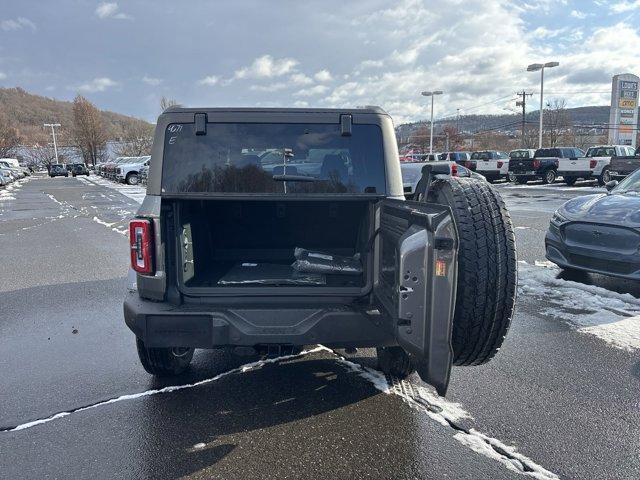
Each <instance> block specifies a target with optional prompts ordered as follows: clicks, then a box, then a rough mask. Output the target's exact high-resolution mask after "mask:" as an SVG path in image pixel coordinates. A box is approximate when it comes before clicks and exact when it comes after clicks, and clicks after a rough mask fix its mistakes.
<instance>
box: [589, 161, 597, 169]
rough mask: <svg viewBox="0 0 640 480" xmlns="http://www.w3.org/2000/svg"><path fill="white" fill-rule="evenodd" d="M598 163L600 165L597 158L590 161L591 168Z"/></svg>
mask: <svg viewBox="0 0 640 480" xmlns="http://www.w3.org/2000/svg"><path fill="white" fill-rule="evenodd" d="M596 165H598V161H597V160H591V161H590V162H589V168H596Z"/></svg>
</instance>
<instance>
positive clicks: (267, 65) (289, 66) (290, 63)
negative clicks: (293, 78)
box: [234, 55, 298, 79]
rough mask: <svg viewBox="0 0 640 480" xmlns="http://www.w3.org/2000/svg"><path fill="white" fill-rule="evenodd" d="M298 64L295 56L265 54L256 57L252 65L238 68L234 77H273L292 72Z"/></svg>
mask: <svg viewBox="0 0 640 480" xmlns="http://www.w3.org/2000/svg"><path fill="white" fill-rule="evenodd" d="M296 65H298V61H297V60H294V59H293V58H275V59H274V58H273V57H272V56H271V55H263V56H261V57H258V58H256V59H255V60H254V61H253V63H252V64H251V65H249V66H248V67H243V68H241V69H239V70H236V72H235V75H234V78H237V79H244V78H273V77H281V76H282V75H286V74H287V73H292V72H293V71H294V69H295V67H296Z"/></svg>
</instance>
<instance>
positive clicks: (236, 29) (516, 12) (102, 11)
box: [0, 0, 640, 122]
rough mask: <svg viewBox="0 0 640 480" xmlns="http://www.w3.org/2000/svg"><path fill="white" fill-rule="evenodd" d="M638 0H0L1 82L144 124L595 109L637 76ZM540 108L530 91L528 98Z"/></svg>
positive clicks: (403, 118)
mask: <svg viewBox="0 0 640 480" xmlns="http://www.w3.org/2000/svg"><path fill="white" fill-rule="evenodd" d="M639 20H640V0H611V1H606V0H596V1H590V0H580V1H578V0H527V1H524V2H518V1H499V0H431V1H426V0H425V1H423V0H402V1H397V2H393V1H389V0H366V1H365V0H362V1H345V0H305V1H293V0H280V1H276V0H271V1H266V0H233V1H225V0H219V1H197V0H192V1H189V2H182V1H175V0H174V1H163V0H153V1H151V0H130V1H119V2H100V1H89V0H56V1H55V2H41V1H32V0H20V1H9V0H4V1H3V5H2V8H1V9H0V86H3V87H13V86H20V87H22V88H24V89H26V90H27V91H30V92H34V93H38V94H42V95H46V96H50V97H54V98H60V99H72V98H73V97H74V96H75V95H76V94H77V93H81V94H82V95H85V96H86V97H88V98H89V99H90V100H92V101H93V102H94V103H96V104H97V105H98V106H99V107H100V108H103V109H109V110H113V111H117V112H122V113H126V114H130V115H135V116H138V117H142V118H145V119H147V120H153V119H154V118H155V117H156V116H157V115H158V113H159V100H160V98H161V97H162V96H167V97H169V98H174V99H176V100H178V101H179V102H180V103H182V104H184V105H189V106H302V107H304V106H320V107H325V106H326V107H346V106H358V105H380V106H382V107H383V108H385V109H386V110H387V111H389V112H390V113H391V114H392V115H393V116H394V118H395V120H396V122H402V121H407V120H415V119H422V118H426V117H427V114H428V108H427V104H426V102H425V98H424V97H421V96H420V91H422V90H430V89H434V90H435V89H442V90H444V92H445V95H444V96H442V97H439V98H438V99H437V102H436V116H437V117H442V116H447V115H451V114H455V112H456V111H457V109H458V108H459V109H461V113H462V114H464V113H469V114H471V113H487V112H491V113H504V109H505V108H515V106H514V98H515V96H514V93H515V92H516V91H518V90H522V89H523V88H524V89H526V90H527V91H532V92H537V91H538V89H539V73H527V72H526V71H525V70H526V66H527V64H529V63H533V62H545V61H552V60H555V61H559V62H560V66H559V67H557V68H554V69H552V70H549V71H548V72H547V74H546V81H545V91H547V92H549V96H550V97H551V96H555V97H563V98H565V99H566V100H567V102H568V104H569V105H570V106H579V105H604V104H607V103H608V102H609V94H608V93H607V92H608V91H609V90H610V84H611V75H613V74H615V73H626V72H630V73H636V74H640V49H639V48H638V46H639V45H640V32H639V31H638V25H640V21H639ZM536 101H539V97H537V95H535V96H534V97H533V98H532V99H531V102H532V103H531V105H532V108H533V105H535V102H536Z"/></svg>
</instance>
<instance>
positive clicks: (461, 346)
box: [428, 177, 517, 365]
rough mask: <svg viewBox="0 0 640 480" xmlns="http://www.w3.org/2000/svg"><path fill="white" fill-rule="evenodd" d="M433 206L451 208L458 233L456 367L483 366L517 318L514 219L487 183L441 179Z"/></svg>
mask: <svg viewBox="0 0 640 480" xmlns="http://www.w3.org/2000/svg"><path fill="white" fill-rule="evenodd" d="M428 201H429V202H433V203H439V204H441V205H448V206H449V207H450V208H451V211H452V213H453V218H454V221H455V224H456V227H457V229H458V241H459V247H458V281H457V293H456V303H455V313H454V319H453V332H452V336H451V343H452V347H453V354H454V358H453V363H454V365H481V364H483V363H486V362H488V361H489V360H490V359H491V358H492V357H493V356H494V355H495V354H496V352H497V351H498V349H499V348H500V346H501V345H502V342H503V340H504V338H505V336H506V334H507V331H508V329H509V325H510V323H511V317H512V316H513V311H514V305H515V299H516V286H517V266H516V247H515V235H514V231H513V225H512V223H511V217H510V215H509V212H508V211H507V209H506V207H505V204H504V201H503V200H502V197H500V194H499V193H498V192H497V191H496V190H495V189H493V188H492V187H491V186H490V185H489V184H487V183H486V182H482V181H478V180H475V179H470V178H455V177H449V178H439V179H437V180H435V181H434V182H433V183H432V184H431V187H430V189H429V193H428Z"/></svg>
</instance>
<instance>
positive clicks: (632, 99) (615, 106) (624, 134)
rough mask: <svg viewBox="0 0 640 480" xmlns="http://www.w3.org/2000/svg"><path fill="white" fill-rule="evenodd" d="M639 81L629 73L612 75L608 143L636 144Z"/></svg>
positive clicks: (639, 79)
mask: <svg viewBox="0 0 640 480" xmlns="http://www.w3.org/2000/svg"><path fill="white" fill-rule="evenodd" d="M639 83H640V78H638V77H637V76H636V75H632V74H630V73H625V74H621V75H615V76H614V77H613V80H612V82H611V113H610V114H609V143H610V144H614V145H631V146H633V147H635V146H636V134H637V125H638V84H639Z"/></svg>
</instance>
